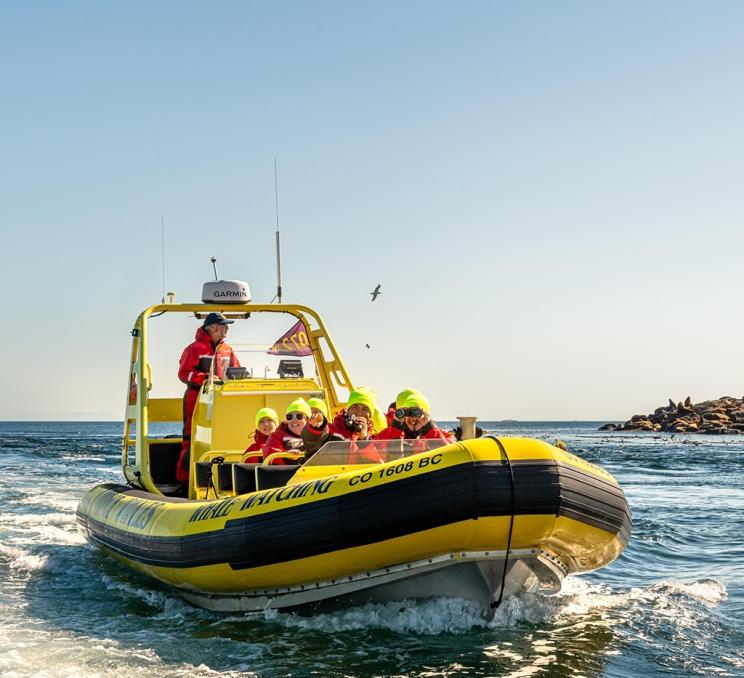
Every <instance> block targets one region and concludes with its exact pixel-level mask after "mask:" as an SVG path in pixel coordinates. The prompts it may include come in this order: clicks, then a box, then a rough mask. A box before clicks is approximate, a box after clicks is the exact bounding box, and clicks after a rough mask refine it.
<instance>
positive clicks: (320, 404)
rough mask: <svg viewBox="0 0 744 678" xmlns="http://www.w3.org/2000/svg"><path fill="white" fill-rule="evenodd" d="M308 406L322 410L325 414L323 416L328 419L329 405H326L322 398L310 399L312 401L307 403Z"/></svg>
mask: <svg viewBox="0 0 744 678" xmlns="http://www.w3.org/2000/svg"><path fill="white" fill-rule="evenodd" d="M307 404H308V405H309V406H310V407H314V408H315V409H317V410H320V411H321V412H322V413H323V416H324V417H325V418H326V419H328V405H326V403H325V400H321V399H320V398H310V400H308V401H307Z"/></svg>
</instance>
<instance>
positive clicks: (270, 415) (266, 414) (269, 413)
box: [256, 407, 279, 428]
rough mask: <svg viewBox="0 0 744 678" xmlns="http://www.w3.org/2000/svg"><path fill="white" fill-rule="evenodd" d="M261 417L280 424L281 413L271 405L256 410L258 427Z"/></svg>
mask: <svg viewBox="0 0 744 678" xmlns="http://www.w3.org/2000/svg"><path fill="white" fill-rule="evenodd" d="M261 419H271V420H273V421H274V422H275V423H276V425H277V426H279V415H278V414H277V413H276V410H272V409H271V408H270V407H262V408H261V409H260V410H259V411H258V412H256V428H258V422H260V421H261Z"/></svg>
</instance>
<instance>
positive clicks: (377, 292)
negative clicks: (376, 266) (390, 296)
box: [370, 285, 382, 301]
mask: <svg viewBox="0 0 744 678" xmlns="http://www.w3.org/2000/svg"><path fill="white" fill-rule="evenodd" d="M370 294H371V295H372V301H374V300H375V299H377V297H378V296H380V295H381V294H382V292H380V286H379V285H377V287H375V289H374V290H372V292H370Z"/></svg>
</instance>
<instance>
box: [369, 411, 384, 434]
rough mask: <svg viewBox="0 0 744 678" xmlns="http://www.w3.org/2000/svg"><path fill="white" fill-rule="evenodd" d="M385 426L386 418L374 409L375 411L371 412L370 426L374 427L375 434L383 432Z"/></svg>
mask: <svg viewBox="0 0 744 678" xmlns="http://www.w3.org/2000/svg"><path fill="white" fill-rule="evenodd" d="M387 425H388V421H387V417H386V416H385V415H384V414H383V413H382V412H380V410H378V409H377V408H376V407H375V411H374V412H372V426H374V429H375V433H379V432H380V431H384V430H385V429H386V428H387Z"/></svg>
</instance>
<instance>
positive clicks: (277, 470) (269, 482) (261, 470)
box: [256, 464, 300, 490]
mask: <svg viewBox="0 0 744 678" xmlns="http://www.w3.org/2000/svg"><path fill="white" fill-rule="evenodd" d="M298 468H300V467H299V466H279V465H278V464H277V465H276V466H264V465H263V464H261V465H260V466H256V489H257V490H267V489H269V488H270V487H282V486H284V485H286V484H287V481H288V480H289V479H290V478H291V477H292V476H293V475H294V474H295V473H297V469H298Z"/></svg>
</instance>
